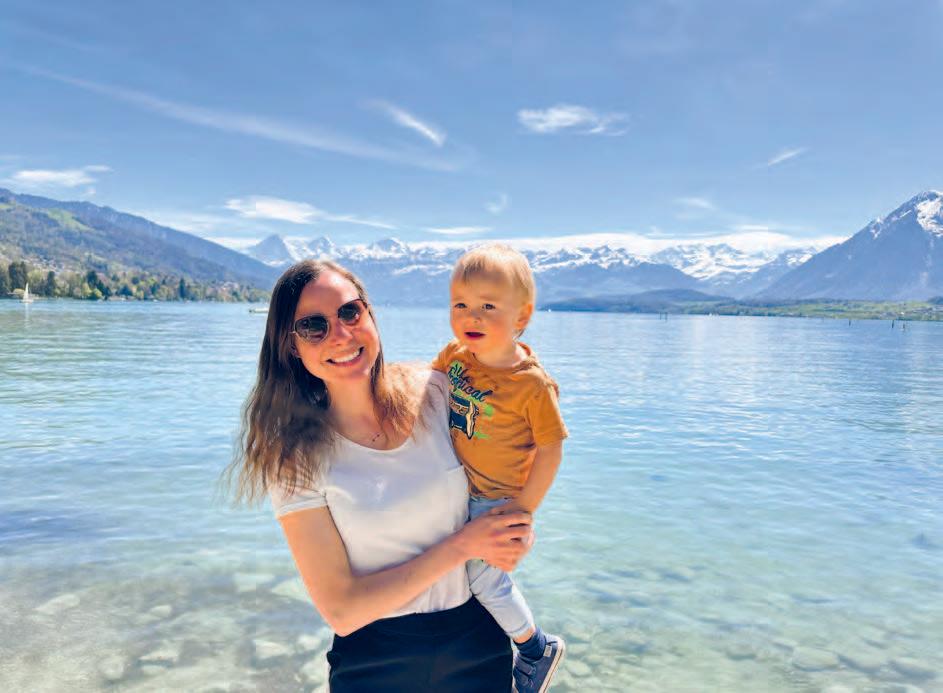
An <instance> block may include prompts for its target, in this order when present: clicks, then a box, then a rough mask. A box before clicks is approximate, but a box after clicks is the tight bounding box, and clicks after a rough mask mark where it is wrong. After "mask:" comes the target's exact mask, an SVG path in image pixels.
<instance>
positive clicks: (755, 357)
mask: <svg viewBox="0 0 943 693" xmlns="http://www.w3.org/2000/svg"><path fill="white" fill-rule="evenodd" d="M264 321H265V316H264V315H253V314H250V313H249V312H248V310H247V306H245V305H212V304H142V303H125V304H115V303H111V304H98V303H82V302H70V301H52V302H37V303H34V304H33V305H31V306H23V305H20V304H19V303H15V302H12V301H0V480H2V485H0V489H2V490H0V604H2V608H0V690H2V691H87V690H101V689H113V690H122V691H146V690H153V691H167V690H181V691H295V690H298V691H301V690H323V682H324V672H325V664H324V656H323V653H324V650H325V649H326V648H327V645H328V633H327V631H326V629H325V627H324V625H323V623H322V621H321V620H320V618H319V617H318V615H317V614H316V612H315V611H314V610H313V608H312V607H311V606H310V604H309V602H308V601H307V600H306V598H305V595H304V594H303V592H302V590H301V588H300V584H299V583H298V581H297V579H296V572H295V569H294V566H293V564H292V562H291V557H290V555H289V554H288V551H287V549H286V547H285V544H284V541H283V539H282V537H281V534H280V530H279V528H278V525H277V523H276V522H275V520H274V519H273V518H272V516H271V514H270V511H269V510H268V509H267V508H260V509H254V510H246V509H233V508H231V507H229V505H228V504H227V502H226V501H225V499H224V498H222V497H221V496H220V494H219V493H218V491H217V489H216V481H217V478H218V476H219V473H220V471H221V470H222V469H223V467H224V466H225V465H226V464H227V463H228V461H229V459H230V455H231V451H232V441H233V438H234V435H235V433H236V427H237V420H238V415H239V407H240V405H241V403H242V401H243V399H244V397H245V395H246V394H247V392H248V389H249V387H250V385H251V382H252V380H253V378H254V369H255V363H256V358H257V354H258V347H259V343H260V339H261V335H262V331H263V327H264ZM380 323H381V331H382V335H383V340H384V349H385V351H386V353H387V356H388V358H390V359H392V360H415V359H420V360H428V359H430V358H431V357H432V356H433V355H434V354H435V353H436V352H437V350H438V348H439V347H440V346H441V345H442V344H443V343H444V342H445V340H446V339H447V338H448V336H449V333H448V322H447V315H446V312H445V311H444V310H443V311H434V310H409V309H397V308H384V309H382V310H381V312H380ZM527 341H528V342H529V343H530V344H531V345H532V346H533V347H534V348H535V350H536V351H537V353H538V354H539V355H540V357H541V359H542V360H543V362H544V364H545V365H546V366H547V368H548V370H550V371H551V373H552V374H553V375H554V376H555V377H556V378H557V380H558V381H559V383H560V386H561V391H562V404H563V410H564V415H565V417H566V419H567V423H568V425H569V428H570V432H571V439H570V440H569V441H568V443H567V447H566V452H565V458H564V463H563V467H562V469H561V472H560V475H559V477H558V480H557V483H556V485H555V486H554V488H553V490H552V491H551V493H550V495H549V496H548V499H547V501H546V503H545V505H544V507H543V508H541V511H540V513H539V514H538V517H537V532H538V540H537V544H536V545H535V547H534V550H533V551H532V552H531V554H530V555H529V556H528V557H527V559H526V560H525V562H524V563H523V565H522V566H521V568H520V569H519V570H518V571H517V572H516V577H517V579H518V582H519V584H520V585H521V587H522V588H523V591H524V593H525V595H526V596H527V597H528V599H529V601H530V603H531V605H532V607H533V609H534V611H535V614H536V615H537V617H538V620H539V621H540V622H541V623H542V624H543V625H544V627H545V628H547V629H549V630H552V631H556V632H560V633H562V634H563V635H564V636H566V637H567V639H568V641H569V643H570V650H569V657H568V659H567V661H566V663H565V666H564V668H563V670H562V672H561V674H560V675H559V677H558V683H557V684H556V685H555V686H554V688H553V690H554V691H829V693H840V692H842V691H845V692H847V691H868V692H887V693H890V692H892V691H893V692H898V691H899V692H902V693H906V692H910V693H916V692H917V691H921V690H922V691H943V578H941V575H943V368H941V367H943V324H920V323H909V324H907V326H906V330H901V329H900V326H899V325H898V326H897V327H896V328H895V329H891V327H890V324H889V323H887V322H877V321H860V322H853V323H851V324H848V322H847V321H846V320H825V321H822V320H812V319H777V318H733V317H707V316H692V317H671V318H670V319H669V320H667V321H665V320H659V319H658V317H657V316H626V315H591V314H566V313H553V314H548V313H541V314H538V315H537V316H536V318H535V322H534V323H533V325H532V326H531V328H530V329H529V330H528V334H527Z"/></svg>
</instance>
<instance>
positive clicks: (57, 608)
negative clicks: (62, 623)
mask: <svg viewBox="0 0 943 693" xmlns="http://www.w3.org/2000/svg"><path fill="white" fill-rule="evenodd" d="M81 602H82V600H81V599H79V596H78V595H77V594H61V595H59V596H58V597H55V598H54V599H50V600H49V601H48V602H46V603H45V604H42V605H41V606H37V607H36V612H37V613H40V614H43V615H44V616H55V615H56V614H59V613H62V612H63V611H65V610H67V609H74V608H75V607H77V606H78V605H79V604H80V603H81Z"/></svg>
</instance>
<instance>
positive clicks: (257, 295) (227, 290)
mask: <svg viewBox="0 0 943 693" xmlns="http://www.w3.org/2000/svg"><path fill="white" fill-rule="evenodd" d="M27 283H28V284H29V292H30V295H31V296H35V297H37V298H43V297H44V298H71V299H76V300H91V301H103V300H119V301H218V302H226V303H242V302H247V303H257V302H260V301H268V299H269V296H270V293H269V292H268V291H263V290H261V289H258V288H256V287H253V286H248V285H245V284H240V283H238V282H213V283H201V282H194V281H188V280H187V279H186V278H185V277H181V276H179V275H172V274H154V273H150V272H144V271H141V270H109V269H108V268H107V267H103V268H101V269H89V270H81V271H69V270H66V271H63V272H61V273H59V274H57V273H56V272H55V270H48V269H38V268H34V267H31V266H30V265H29V264H28V263H26V262H25V261H22V260H20V261H15V262H11V263H9V264H2V263H0V298H10V299H19V298H21V297H22V295H23V293H24V290H25V288H26V285H27Z"/></svg>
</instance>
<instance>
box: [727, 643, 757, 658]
mask: <svg viewBox="0 0 943 693" xmlns="http://www.w3.org/2000/svg"><path fill="white" fill-rule="evenodd" d="M724 654H726V655H727V658H728V659H732V660H734V661H740V660H742V659H756V650H754V649H753V646H752V645H748V644H747V643H743V642H735V643H731V644H730V645H727V647H726V648H724Z"/></svg>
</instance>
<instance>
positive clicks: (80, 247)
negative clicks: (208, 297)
mask: <svg viewBox="0 0 943 693" xmlns="http://www.w3.org/2000/svg"><path fill="white" fill-rule="evenodd" d="M0 254H3V255H5V256H8V257H11V258H12V257H16V258H18V259H26V260H29V261H31V262H36V263H39V264H41V265H48V266H55V267H61V268H68V269H77V268H81V267H85V266H87V265H89V264H90V263H91V264H100V263H110V264H118V265H120V266H121V267H124V268H129V269H141V270H145V271H149V272H160V273H166V274H174V275H180V276H184V277H187V278H190V279H193V280H195V281H200V282H225V281H233V282H239V283H242V284H246V285H249V286H253V287H256V288H260V289H265V290H269V289H271V287H272V285H273V284H274V282H275V279H276V278H277V277H278V271H277V270H275V269H273V268H272V267H270V266H268V265H266V264H265V263H262V262H259V261H258V260H255V259H254V258H251V257H248V256H246V255H245V254H243V253H240V252H237V251H235V250H231V249H230V248H226V247H224V246H221V245H218V244H216V243H213V242H212V241H208V240H206V239H204V238H200V237H199V236H194V235H192V234H188V233H184V232H183V231H177V230H176V229H171V228H168V227H166V226H161V225H159V224H155V223H154V222H152V221H149V220H147V219H144V218H142V217H138V216H134V215H132V214H125V213H123V212H118V211H116V210H114V209H111V208H110V207H100V206H98V205H94V204H91V203H89V202H62V201H59V200H53V199H49V198H46V197H39V196H36V195H21V194H16V193H13V192H11V191H9V190H5V189H2V188H0Z"/></svg>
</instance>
